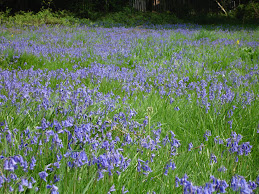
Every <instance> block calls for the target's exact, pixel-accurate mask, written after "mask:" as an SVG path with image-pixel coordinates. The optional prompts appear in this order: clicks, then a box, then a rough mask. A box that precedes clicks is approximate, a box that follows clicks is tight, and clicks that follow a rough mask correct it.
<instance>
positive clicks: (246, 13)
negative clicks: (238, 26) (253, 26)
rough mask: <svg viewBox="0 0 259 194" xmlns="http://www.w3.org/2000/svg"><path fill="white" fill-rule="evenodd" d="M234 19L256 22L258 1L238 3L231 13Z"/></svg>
mask: <svg viewBox="0 0 259 194" xmlns="http://www.w3.org/2000/svg"><path fill="white" fill-rule="evenodd" d="M231 14H232V15H233V16H234V17H235V18H236V19H238V20H242V21H243V22H257V23H258V20H259V3H255V2H250V3H248V4H247V5H244V4H241V5H239V6H238V7H237V8H236V9H235V10H234V11H233V12H232V13H231Z"/></svg>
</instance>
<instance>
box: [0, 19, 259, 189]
mask: <svg viewBox="0 0 259 194" xmlns="http://www.w3.org/2000/svg"><path fill="white" fill-rule="evenodd" d="M258 48H259V31H258V28H244V27H241V26H227V25H225V26H209V25H207V26H202V25H196V24H170V25H169V24H168V25H151V24H149V25H142V26H137V27H123V26H117V27H110V28H105V27H102V26H101V25H100V24H99V25H97V24H91V25H90V24H89V25H74V26H64V25H51V26H50V25H41V26H28V25H27V26H5V25H1V26H0V193H24V194H25V193H26V194H28V193H51V194H55V193H69V194H70V193H82V194H85V193H123V194H124V193H133V194H135V193H176V194H177V193H186V194H187V193H190V194H191V193H202V194H203V193H204V194H209V193H244V194H247V193H258V192H259V189H258V187H259V102H258V100H259V83H258V78H259V69H258V59H259V49H258Z"/></svg>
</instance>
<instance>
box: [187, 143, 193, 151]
mask: <svg viewBox="0 0 259 194" xmlns="http://www.w3.org/2000/svg"><path fill="white" fill-rule="evenodd" d="M192 148H193V144H192V142H191V143H189V145H188V151H191V149H192Z"/></svg>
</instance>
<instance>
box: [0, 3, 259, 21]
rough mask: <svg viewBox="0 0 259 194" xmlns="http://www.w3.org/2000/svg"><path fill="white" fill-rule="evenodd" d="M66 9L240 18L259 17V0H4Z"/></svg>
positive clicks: (21, 6)
mask: <svg viewBox="0 0 259 194" xmlns="http://www.w3.org/2000/svg"><path fill="white" fill-rule="evenodd" d="M43 8H45V9H51V10H52V11H60V10H66V11H69V12H71V13H73V14H75V15H76V16H77V17H81V18H90V19H96V18H95V17H99V16H105V15H106V14H109V13H114V12H120V11H125V9H127V10H133V11H135V12H136V11H137V12H153V13H168V14H172V15H174V16H177V17H178V18H186V17H189V18H190V17H192V16H197V15H206V14H221V15H226V16H228V15H232V16H233V17H235V18H236V19H244V18H246V19H247V18H248V19H252V20H254V21H256V20H257V19H258V20H259V0H0V11H5V10H7V9H9V10H10V13H11V14H14V13H17V12H19V11H33V12H38V11H40V10H42V9H43Z"/></svg>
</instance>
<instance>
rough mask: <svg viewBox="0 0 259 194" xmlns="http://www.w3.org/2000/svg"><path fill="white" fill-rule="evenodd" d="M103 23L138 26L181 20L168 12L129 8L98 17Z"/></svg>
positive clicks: (178, 21) (179, 21) (172, 22)
mask: <svg viewBox="0 0 259 194" xmlns="http://www.w3.org/2000/svg"><path fill="white" fill-rule="evenodd" d="M99 21H102V22H103V23H104V24H106V25H107V24H122V25H126V26H139V25H143V24H161V25H162V24H176V23H181V22H182V20H180V19H179V18H177V17H176V16H175V15H174V14H172V13H170V12H165V13H157V12H137V11H135V10H133V9H130V8H125V9H124V10H123V11H120V12H115V13H109V14H107V15H105V16H103V17H101V18H100V20H99Z"/></svg>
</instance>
